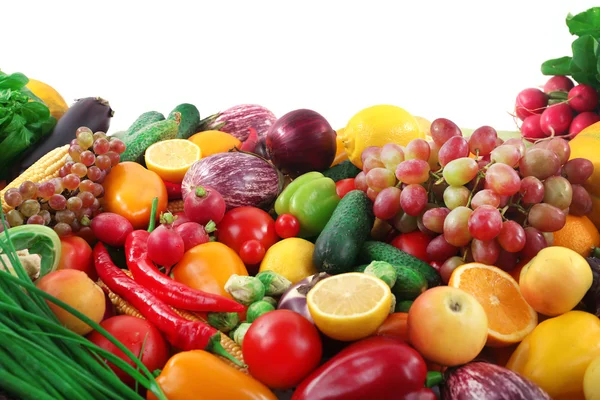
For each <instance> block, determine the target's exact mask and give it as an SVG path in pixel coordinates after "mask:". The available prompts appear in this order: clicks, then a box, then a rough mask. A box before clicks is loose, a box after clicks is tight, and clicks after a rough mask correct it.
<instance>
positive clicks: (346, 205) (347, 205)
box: [313, 190, 375, 275]
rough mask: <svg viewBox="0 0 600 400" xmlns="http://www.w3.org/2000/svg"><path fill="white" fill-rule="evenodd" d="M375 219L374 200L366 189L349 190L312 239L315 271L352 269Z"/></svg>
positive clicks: (337, 271) (340, 271)
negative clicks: (368, 195) (367, 193)
mask: <svg viewBox="0 0 600 400" xmlns="http://www.w3.org/2000/svg"><path fill="white" fill-rule="evenodd" d="M374 221H375V217H374V216H373V203H372V202H371V200H370V199H369V198H368V197H367V195H366V194H365V192H363V191H361V190H352V191H350V192H348V193H347V194H346V195H345V196H344V197H343V198H342V199H341V200H340V202H339V203H338V205H337V206H336V208H335V210H334V211H333V214H332V215H331V218H330V219H329V221H328V222H327V224H326V225H325V228H323V231H322V232H321V233H320V234H319V237H318V238H317V241H316V242H315V249H314V252H313V264H314V265H315V267H316V268H317V270H318V271H319V272H327V273H328V274H331V275H334V274H341V273H343V272H349V271H351V270H352V267H353V266H354V265H356V259H357V257H358V252H359V251H360V249H361V247H362V245H363V243H364V242H365V241H366V240H367V239H368V238H369V235H370V233H371V228H372V227H373V222H374Z"/></svg>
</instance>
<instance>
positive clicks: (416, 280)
mask: <svg viewBox="0 0 600 400" xmlns="http://www.w3.org/2000/svg"><path fill="white" fill-rule="evenodd" d="M367 266H368V264H363V265H359V266H358V267H356V268H355V269H354V271H356V272H365V269H366V268H367ZM392 266H393V267H394V269H395V270H396V283H395V284H394V286H393V287H392V293H393V294H394V296H396V298H397V299H398V300H414V299H416V298H417V297H418V296H419V295H420V294H421V293H423V292H424V291H425V290H427V279H425V277H423V275H421V274H420V273H419V272H418V271H415V270H414V269H412V268H410V267H407V266H403V265H395V264H392Z"/></svg>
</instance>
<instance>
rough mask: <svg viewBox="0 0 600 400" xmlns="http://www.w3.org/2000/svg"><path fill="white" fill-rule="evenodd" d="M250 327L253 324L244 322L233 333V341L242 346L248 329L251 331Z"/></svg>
mask: <svg viewBox="0 0 600 400" xmlns="http://www.w3.org/2000/svg"><path fill="white" fill-rule="evenodd" d="M250 325H252V324H251V323H249V322H242V323H241V324H240V325H239V326H238V327H237V328H235V330H234V331H232V332H233V334H232V335H231V336H230V337H231V338H232V339H233V341H234V342H236V343H237V344H239V345H240V346H241V345H242V343H243V342H244V336H246V332H248V329H250Z"/></svg>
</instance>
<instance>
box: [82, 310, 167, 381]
mask: <svg viewBox="0 0 600 400" xmlns="http://www.w3.org/2000/svg"><path fill="white" fill-rule="evenodd" d="M100 326H102V327H103V328H104V329H106V330H107V331H108V333H110V334H112V335H113V336H114V337H115V338H116V339H117V340H118V341H119V342H121V343H122V344H123V345H124V346H125V347H126V348H127V349H128V350H129V351H131V352H132V353H133V354H134V355H136V356H138V357H139V356H140V354H141V358H140V359H141V361H142V363H143V364H144V365H145V366H146V367H147V368H148V369H149V370H150V371H154V370H157V369H161V368H162V367H163V366H164V365H165V364H166V362H167V360H168V359H169V346H168V344H167V342H166V341H165V339H164V338H163V336H162V334H161V333H160V331H159V330H158V329H157V328H156V327H155V326H154V325H152V324H151V323H150V322H148V321H147V320H145V319H141V318H137V317H132V316H130V315H117V316H116V317H111V318H108V319H106V320H104V321H102V322H101V323H100ZM87 338H88V340H89V341H90V342H92V343H95V344H96V345H97V346H99V347H100V348H102V349H104V350H107V351H110V352H111V353H113V354H114V355H116V356H118V357H120V358H122V359H123V360H124V361H125V362H127V364H129V365H131V366H132V367H134V368H135V364H134V363H133V361H131V360H130V359H129V357H127V356H126V355H125V354H124V353H123V352H122V351H121V350H119V349H118V348H117V346H115V345H114V344H112V343H111V342H110V341H109V340H108V339H106V338H105V337H104V336H102V335H101V334H100V333H98V332H97V331H92V333H90V334H89V335H88V336H87ZM142 346H143V352H142ZM108 365H109V366H110V368H111V369H112V370H113V371H115V374H117V376H118V377H119V378H120V379H121V380H122V381H123V382H124V383H126V384H128V385H132V384H133V383H134V380H133V378H132V377H130V376H129V375H128V374H126V373H125V372H123V371H122V370H121V369H119V368H117V367H115V366H114V365H113V364H111V363H108Z"/></svg>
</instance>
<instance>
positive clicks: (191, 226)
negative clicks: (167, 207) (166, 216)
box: [173, 222, 210, 252]
mask: <svg viewBox="0 0 600 400" xmlns="http://www.w3.org/2000/svg"><path fill="white" fill-rule="evenodd" d="M173 229H174V230H175V232H177V233H178V234H179V236H181V238H182V239H183V251H184V252H186V251H188V250H189V249H191V248H192V247H195V246H197V245H199V244H202V243H206V242H208V241H209V240H210V237H209V236H208V233H206V230H205V229H204V227H203V226H202V225H200V224H199V223H197V222H185V223H183V224H179V225H177V226H176V227H175V228H173Z"/></svg>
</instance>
